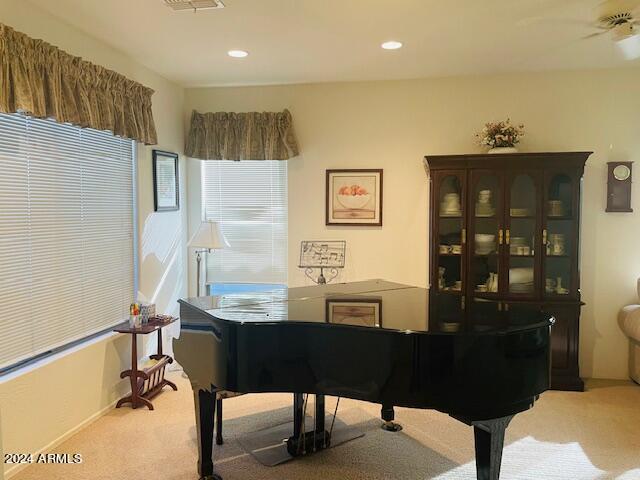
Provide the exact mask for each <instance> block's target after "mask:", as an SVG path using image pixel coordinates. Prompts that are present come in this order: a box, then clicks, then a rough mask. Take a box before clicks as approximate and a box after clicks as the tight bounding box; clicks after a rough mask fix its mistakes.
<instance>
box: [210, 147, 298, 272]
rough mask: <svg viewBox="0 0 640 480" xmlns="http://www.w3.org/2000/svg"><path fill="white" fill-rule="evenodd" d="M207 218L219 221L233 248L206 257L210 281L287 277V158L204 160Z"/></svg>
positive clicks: (217, 251)
mask: <svg viewBox="0 0 640 480" xmlns="http://www.w3.org/2000/svg"><path fill="white" fill-rule="evenodd" d="M202 165H203V166H202V183H203V184H202V196H203V199H202V200H203V205H204V210H205V218H206V219H207V220H212V221H217V222H220V227H221V230H222V232H223V233H224V235H225V237H226V238H227V240H228V242H229V245H230V247H231V248H229V249H225V250H216V251H214V252H213V253H212V254H210V255H208V258H207V281H208V282H209V283H213V282H215V283H220V282H246V283H282V284H285V283H286V282H287V163H286V162H283V161H277V160H260V161H254V160H243V161H240V162H233V161H224V160H223V161H209V162H202Z"/></svg>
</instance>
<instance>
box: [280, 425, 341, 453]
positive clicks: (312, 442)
mask: <svg viewBox="0 0 640 480" xmlns="http://www.w3.org/2000/svg"><path fill="white" fill-rule="evenodd" d="M330 445H331V437H330V436H329V432H327V431H326V430H325V431H323V432H317V433H316V432H314V431H311V432H306V433H305V434H304V435H303V436H300V437H289V438H288V439H287V452H288V453H289V455H291V456H292V457H299V456H301V455H307V454H310V453H313V452H316V451H318V450H324V449H325V448H329V446H330Z"/></svg>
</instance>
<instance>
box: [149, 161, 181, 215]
mask: <svg viewBox="0 0 640 480" xmlns="http://www.w3.org/2000/svg"><path fill="white" fill-rule="evenodd" d="M152 165H153V208H154V210H155V211H156V212H173V211H176V210H180V171H179V165H178V154H177V153H173V152H165V151H163V150H153V157H152Z"/></svg>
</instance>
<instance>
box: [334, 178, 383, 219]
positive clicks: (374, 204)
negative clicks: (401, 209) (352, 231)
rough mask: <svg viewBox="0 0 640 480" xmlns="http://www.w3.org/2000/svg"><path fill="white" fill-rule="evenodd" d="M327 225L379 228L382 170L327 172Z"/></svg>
mask: <svg viewBox="0 0 640 480" xmlns="http://www.w3.org/2000/svg"><path fill="white" fill-rule="evenodd" d="M326 197H327V198H326V222H325V223H326V225H352V226H354V225H358V226H378V227H379V226H382V169H359V170H327V188H326Z"/></svg>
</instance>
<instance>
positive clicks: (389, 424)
mask: <svg viewBox="0 0 640 480" xmlns="http://www.w3.org/2000/svg"><path fill="white" fill-rule="evenodd" d="M380 415H381V416H382V420H383V423H382V425H381V426H380V428H382V429H383V430H386V431H387V432H399V431H400V430H402V425H400V424H399V423H395V422H394V421H393V420H394V418H395V412H394V411H393V405H392V406H388V405H382V409H381V410H380Z"/></svg>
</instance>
